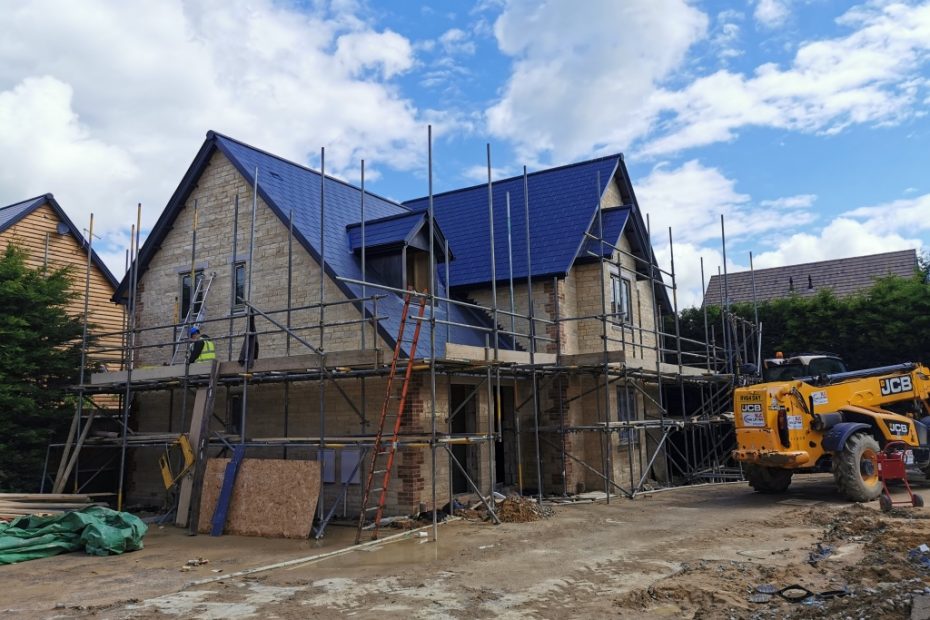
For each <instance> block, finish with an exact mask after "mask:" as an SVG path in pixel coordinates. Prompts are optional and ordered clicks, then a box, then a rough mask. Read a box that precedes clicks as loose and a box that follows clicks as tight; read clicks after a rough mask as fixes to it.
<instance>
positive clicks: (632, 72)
mask: <svg viewBox="0 0 930 620" xmlns="http://www.w3.org/2000/svg"><path fill="white" fill-rule="evenodd" d="M707 25H708V19H707V17H706V16H705V15H704V14H703V13H702V12H700V11H698V10H697V9H695V8H694V7H692V6H691V5H690V4H688V3H687V2H685V1H684V0H648V1H646V2H614V1H612V0H590V1H587V2H571V3H569V2H551V3H539V2H535V1H534V0H510V2H508V3H507V6H506V8H505V9H504V11H503V12H502V13H501V15H500V17H499V18H498V19H497V22H496V23H495V26H494V32H495V36H496V37H497V42H498V46H499V48H500V50H501V51H502V52H503V53H504V54H506V55H508V56H511V57H513V58H514V65H513V70H512V73H511V75H510V78H509V80H508V81H507V84H506V86H505V87H504V89H503V93H502V97H501V99H500V100H499V101H498V102H497V103H495V104H494V105H492V106H491V107H490V108H489V109H488V110H487V118H488V128H489V130H490V132H491V133H492V134H493V135H495V136H497V137H499V138H503V139H507V140H509V141H511V142H513V143H514V144H515V145H516V146H517V150H518V153H517V160H519V161H526V162H527V163H529V164H533V163H534V162H536V161H538V158H539V157H540V155H543V154H546V153H550V154H552V153H555V154H557V157H558V159H559V160H560V161H566V160H571V159H575V158H577V157H578V156H580V155H584V154H588V153H590V152H591V151H592V150H594V151H596V150H598V149H601V148H607V149H616V148H617V147H621V148H622V147H624V146H626V145H628V144H630V142H631V141H632V140H633V139H635V138H637V137H639V136H641V135H642V134H643V133H645V132H646V131H647V130H648V129H649V127H650V126H651V125H652V124H653V123H654V121H655V117H654V113H653V111H652V110H651V109H649V107H648V106H647V105H646V102H647V100H648V97H649V95H650V94H651V93H652V92H653V91H654V90H655V88H656V85H657V83H659V82H660V81H662V80H663V79H665V78H666V77H667V76H669V74H671V73H672V72H673V71H674V70H676V69H677V68H678V67H679V66H680V65H681V63H682V62H683V61H684V59H685V55H686V53H687V51H688V49H689V47H690V46H691V45H692V44H693V43H694V42H695V41H697V40H698V39H700V38H702V37H703V36H705V33H706V30H707Z"/></svg>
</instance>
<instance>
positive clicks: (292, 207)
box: [118, 132, 508, 356]
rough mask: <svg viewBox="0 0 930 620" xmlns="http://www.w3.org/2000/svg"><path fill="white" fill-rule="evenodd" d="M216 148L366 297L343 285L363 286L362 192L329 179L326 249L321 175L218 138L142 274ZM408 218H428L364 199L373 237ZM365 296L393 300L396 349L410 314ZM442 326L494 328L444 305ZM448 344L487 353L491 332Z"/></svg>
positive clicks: (389, 318)
mask: <svg viewBox="0 0 930 620" xmlns="http://www.w3.org/2000/svg"><path fill="white" fill-rule="evenodd" d="M214 147H215V148H218V149H219V150H220V151H221V152H222V153H223V154H224V155H226V157H227V158H228V159H229V160H230V162H231V163H232V164H233V165H234V166H235V167H236V169H237V170H238V171H239V172H240V173H241V174H242V175H243V177H244V178H245V179H246V180H247V182H248V183H249V184H250V185H252V184H253V183H254V174H255V169H256V168H257V169H258V187H259V195H260V197H261V198H262V199H263V200H264V201H265V203H266V204H267V205H268V206H269V207H270V208H271V209H272V211H274V212H275V213H276V214H277V215H278V217H279V218H281V220H282V222H283V223H285V224H287V222H288V220H289V217H290V213H291V212H293V214H294V238H295V239H296V240H297V241H298V242H299V243H300V244H301V245H303V247H304V248H305V249H306V250H307V251H308V252H309V253H310V254H311V255H312V256H313V257H314V258H315V259H316V260H318V261H319V260H320V258H321V255H322V257H323V258H324V259H325V265H326V269H327V272H328V273H329V275H330V277H331V278H333V280H334V281H335V282H336V284H337V285H338V286H339V287H340V288H341V289H342V290H343V292H344V293H345V294H346V295H347V296H349V297H361V296H362V290H361V286H360V285H357V284H352V283H348V282H345V281H344V280H340V279H339V278H349V279H353V280H361V279H362V271H361V261H360V259H359V258H358V257H357V256H356V255H355V254H354V253H353V252H352V247H351V245H350V241H349V237H350V235H349V234H346V231H347V227H349V226H350V225H352V224H355V223H357V222H359V221H360V220H361V217H362V212H361V196H362V192H361V190H360V189H359V188H357V187H355V186H353V185H350V184H348V183H345V182H342V181H339V180H336V179H333V178H330V177H327V178H326V183H325V201H324V207H325V213H324V215H323V221H324V222H325V223H326V226H325V229H324V231H323V243H322V246H321V242H320V241H321V240H320V228H321V227H320V186H321V175H320V173H319V172H317V171H315V170H311V169H309V168H307V167H305V166H301V165H299V164H296V163H293V162H290V161H287V160H285V159H282V158H280V157H277V156H275V155H272V154H270V153H266V152H264V151H261V150H259V149H256V148H254V147H252V146H249V145H247V144H243V143H242V142H239V141H237V140H234V139H232V138H229V137H227V136H223V135H221V134H218V133H215V132H209V133H208V134H207V140H206V142H205V143H204V146H203V147H202V148H201V150H200V152H199V153H198V155H197V157H196V158H195V160H194V163H193V164H192V165H191V167H190V169H189V170H188V172H187V174H186V175H185V178H184V179H183V180H182V181H181V185H180V186H179V187H178V190H177V191H175V194H174V196H172V199H171V201H170V202H169V204H168V206H167V207H166V209H165V212H164V213H162V216H161V217H160V218H159V221H158V223H157V224H156V225H155V228H153V230H152V233H151V234H150V235H149V237H148V239H146V242H145V245H144V246H143V248H142V251H141V254H140V270H144V269H145V268H146V266H147V264H148V262H149V261H150V260H151V258H152V256H153V255H154V253H155V252H156V251H157V248H158V246H159V243H160V240H161V238H162V237H164V235H165V234H167V231H168V230H169V229H170V226H171V223H172V221H173V220H174V218H175V217H176V215H177V213H178V212H179V211H180V209H182V208H183V206H184V202H185V200H186V199H187V196H188V195H189V194H190V191H191V189H192V188H193V184H194V183H195V182H196V179H197V178H198V177H199V176H200V173H201V171H202V170H203V167H204V166H206V163H207V162H208V161H209V159H210V156H211V155H212V153H213V149H214ZM405 215H412V216H415V217H418V218H421V219H422V218H423V214H413V213H411V211H410V210H409V209H408V208H406V207H404V206H403V205H400V204H398V203H395V202H392V201H390V200H387V199H385V198H382V197H380V196H377V195H375V194H371V193H369V192H366V193H365V219H366V227H365V232H366V237H367V236H368V232H369V228H368V226H367V221H368V220H373V219H375V220H377V219H381V218H386V217H390V216H401V217H398V219H405V218H403V217H402V216H405ZM367 241H368V239H367V238H366V242H367ZM368 280H369V281H373V277H372V275H371V273H370V272H369V273H368ZM125 286H126V282H125V280H124V282H123V283H122V284H121V286H120V288H121V290H122V289H123V288H124V287H125ZM444 289H445V287H444V286H440V287H439V290H438V291H437V293H438V294H439V295H441V296H446V291H445V290H444ZM366 294H367V295H369V296H370V295H373V294H384V295H386V297H385V298H383V299H380V300H378V315H379V316H382V317H386V318H385V319H384V320H382V321H380V322H379V325H380V327H381V334H382V336H383V337H384V338H385V339H386V340H387V341H388V342H390V343H393V342H394V340H395V339H396V334H397V332H398V328H399V321H400V314H401V308H402V306H403V299H402V297H401V296H400V295H399V294H394V293H391V292H388V291H385V290H383V289H377V288H375V287H368V288H367V290H366ZM118 295H119V292H118ZM366 309H367V310H368V312H369V313H371V312H372V311H373V307H372V304H371V303H368V304H366ZM436 318H437V319H440V320H446V319H448V320H451V321H453V322H456V323H463V324H466V325H475V326H477V327H487V326H490V321H489V320H488V319H487V318H486V317H481V316H478V315H477V314H475V313H473V312H472V311H471V310H469V309H466V308H461V307H456V306H452V307H451V308H450V309H449V311H448V313H447V311H446V309H445V307H443V305H440V307H438V308H437V311H436ZM436 331H437V337H436V355H437V356H442V355H443V354H444V344H443V340H444V336H445V334H446V329H445V327H444V326H438V327H437V330H436ZM449 340H450V341H451V342H455V343H459V344H467V345H474V346H484V344H485V332H484V331H483V330H481V329H475V328H467V327H452V328H451V329H450V331H449ZM428 342H429V338H428V337H427V338H421V340H420V345H419V348H418V352H417V356H427V355H428V354H429V349H428V346H429V345H428ZM506 346H508V345H506V344H502V347H506ZM404 351H405V353H407V352H408V350H407V346H406V345H404Z"/></svg>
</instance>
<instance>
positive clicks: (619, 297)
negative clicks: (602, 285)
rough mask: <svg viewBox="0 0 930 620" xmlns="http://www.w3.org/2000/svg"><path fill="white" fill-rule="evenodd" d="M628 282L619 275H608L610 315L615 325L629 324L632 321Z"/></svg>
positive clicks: (631, 304)
mask: <svg viewBox="0 0 930 620" xmlns="http://www.w3.org/2000/svg"><path fill="white" fill-rule="evenodd" d="M630 289H631V285H630V281H629V280H627V279H626V278H621V277H620V275H619V274H616V273H612V274H610V313H611V314H612V315H613V321H614V322H615V323H630V322H632V319H633V302H632V295H630Z"/></svg>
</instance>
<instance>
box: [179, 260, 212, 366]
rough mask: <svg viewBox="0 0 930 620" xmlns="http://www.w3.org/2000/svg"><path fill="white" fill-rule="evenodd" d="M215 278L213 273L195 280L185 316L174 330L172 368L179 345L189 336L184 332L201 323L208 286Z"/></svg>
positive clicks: (205, 305) (205, 306) (204, 311)
mask: <svg viewBox="0 0 930 620" xmlns="http://www.w3.org/2000/svg"><path fill="white" fill-rule="evenodd" d="M215 277H216V273H215V272H214V273H211V274H210V275H209V277H201V278H199V279H197V278H195V280H196V281H197V286H196V287H194V294H193V295H191V303H190V306H189V307H188V309H187V316H185V317H184V320H183V321H182V322H181V323H180V324H179V325H178V326H177V327H175V328H174V351H172V353H171V365H172V366H174V365H175V364H176V363H177V359H178V353H180V352H181V344H182V343H183V342H184V341H185V340H187V338H188V336H189V333H185V332H189V330H190V328H191V327H195V326H197V325H200V323H201V322H202V321H203V317H204V315H205V314H206V308H207V294H208V293H209V292H210V286H211V285H212V284H213V278H215ZM198 300H199V301H198ZM195 307H197V312H196V313H194V308H195ZM192 315H193V316H192Z"/></svg>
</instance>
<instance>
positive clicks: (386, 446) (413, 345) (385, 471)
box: [355, 292, 426, 544]
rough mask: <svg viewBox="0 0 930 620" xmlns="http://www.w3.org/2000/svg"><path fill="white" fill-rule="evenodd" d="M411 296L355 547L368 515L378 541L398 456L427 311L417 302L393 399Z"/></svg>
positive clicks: (406, 304)
mask: <svg viewBox="0 0 930 620" xmlns="http://www.w3.org/2000/svg"><path fill="white" fill-rule="evenodd" d="M410 302H411V294H410V293H409V292H408V293H407V294H406V296H405V297H404V309H403V311H402V312H401V315H400V329H399V330H398V334H397V342H396V343H395V345H394V357H393V358H392V359H391V371H390V373H389V374H388V380H387V388H386V390H385V394H384V403H383V404H382V405H381V421H380V423H379V424H378V434H377V435H375V445H374V447H373V448H372V453H371V463H370V467H369V468H368V481H367V482H366V483H365V493H364V494H363V495H362V508H361V510H360V511H359V515H358V530H357V531H356V533H355V544H358V543H359V542H360V541H361V539H362V531H363V530H364V529H365V521H366V517H367V515H368V513H369V512H374V513H375V515H374V519H373V522H374V528H373V529H372V530H371V540H375V539H377V538H378V532H379V530H380V529H381V517H382V515H383V514H384V504H385V502H386V501H387V490H388V484H389V483H390V481H391V468H392V467H393V465H394V455H395V454H396V453H397V437H398V435H399V434H400V424H401V416H403V413H404V405H405V404H406V402H407V389H408V388H409V387H410V377H411V375H412V374H413V361H414V358H415V357H416V352H417V341H418V340H419V339H420V326H421V325H422V324H423V313H424V311H425V310H426V297H422V296H421V297H420V298H419V304H420V307H419V310H418V313H417V318H416V325H415V326H414V328H413V339H412V340H411V341H410V355H409V356H408V358H407V366H406V368H405V370H404V383H403V385H402V386H401V389H400V396H399V397H395V396H394V393H393V389H394V377H395V376H396V375H397V370H398V369H397V360H398V359H399V358H400V354H401V346H402V343H403V342H404V331H405V329H406V327H407V320H408V317H409V313H410ZM392 400H397V409H396V414H394V415H393V416H392V415H391V413H390V411H391V401H392ZM391 417H393V418H394V420H393V424H392V425H391V426H390V427H389V431H388V433H389V438H388V440H387V441H385V439H384V433H385V430H384V427H385V423H386V422H387V420H388V418H391ZM376 476H381V486H380V487H374V484H375V477H376ZM372 493H377V494H378V503H377V504H374V505H371V506H369V502H370V500H371V494H372Z"/></svg>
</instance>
